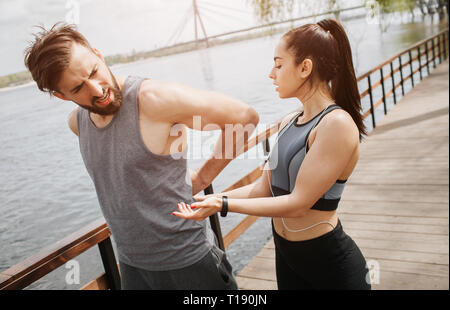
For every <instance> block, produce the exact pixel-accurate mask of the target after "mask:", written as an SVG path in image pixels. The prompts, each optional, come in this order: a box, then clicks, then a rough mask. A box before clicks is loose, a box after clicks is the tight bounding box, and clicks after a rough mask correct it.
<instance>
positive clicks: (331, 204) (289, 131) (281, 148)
mask: <svg viewBox="0 0 450 310" xmlns="http://www.w3.org/2000/svg"><path fill="white" fill-rule="evenodd" d="M335 109H341V107H340V106H338V105H335V104H334V105H331V106H329V107H327V108H326V109H325V110H323V111H322V112H321V113H319V114H318V115H316V116H315V117H314V118H313V119H311V120H310V121H309V122H307V123H305V124H300V125H299V124H297V120H298V118H299V116H301V115H302V114H303V112H301V113H298V114H297V115H296V116H295V117H294V118H293V119H292V120H291V121H290V122H289V123H288V124H287V125H286V126H285V127H284V128H283V129H282V130H281V131H280V132H279V133H278V139H277V142H276V144H275V146H274V148H273V152H272V153H271V154H270V156H269V158H268V162H269V168H270V170H271V174H272V183H271V188H272V193H273V195H274V196H281V195H286V194H290V193H291V192H292V191H293V189H294V186H295V181H296V178H297V174H298V170H299V169H300V166H301V164H302V162H303V159H304V158H305V156H306V153H307V152H308V145H307V142H308V140H309V134H310V133H311V131H312V130H313V129H314V128H315V127H316V126H317V124H318V123H319V122H320V120H321V119H322V118H323V117H324V116H325V115H326V114H328V113H329V112H331V111H333V110H335ZM346 181H347V180H344V181H341V180H337V181H336V183H335V184H333V186H331V188H330V189H329V190H328V191H327V192H326V193H325V194H324V195H323V196H322V197H321V198H320V199H319V200H318V201H317V202H316V203H315V204H314V205H313V206H312V207H311V209H315V210H320V211H333V210H336V209H337V207H338V203H339V200H340V199H341V195H342V192H343V191H344V187H345V182H346Z"/></svg>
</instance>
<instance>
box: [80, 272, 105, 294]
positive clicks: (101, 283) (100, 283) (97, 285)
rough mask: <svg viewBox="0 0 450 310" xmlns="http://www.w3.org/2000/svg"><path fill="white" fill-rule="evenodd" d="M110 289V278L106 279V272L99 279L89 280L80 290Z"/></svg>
mask: <svg viewBox="0 0 450 310" xmlns="http://www.w3.org/2000/svg"><path fill="white" fill-rule="evenodd" d="M107 289H108V280H107V279H106V274H104V273H103V274H102V275H101V276H100V277H98V278H97V279H95V280H93V281H91V282H89V283H88V284H86V285H85V286H83V287H82V288H80V290H107Z"/></svg>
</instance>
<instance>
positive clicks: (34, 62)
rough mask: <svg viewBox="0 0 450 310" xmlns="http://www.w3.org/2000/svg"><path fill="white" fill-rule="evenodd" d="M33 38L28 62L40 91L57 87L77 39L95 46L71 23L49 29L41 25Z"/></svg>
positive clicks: (28, 50) (28, 48)
mask: <svg viewBox="0 0 450 310" xmlns="http://www.w3.org/2000/svg"><path fill="white" fill-rule="evenodd" d="M38 27H39V28H40V30H41V31H40V32H38V33H35V34H33V35H34V41H32V42H31V44H30V45H29V46H28V47H27V48H26V50H25V66H26V67H27V68H28V70H30V72H31V76H32V77H33V79H34V80H35V81H36V83H37V86H38V87H39V89H40V90H41V91H44V92H49V93H50V94H52V93H53V91H58V87H57V84H58V82H59V80H60V78H61V75H62V73H63V72H64V70H66V69H67V67H68V66H69V62H70V57H71V47H72V44H73V43H74V42H75V43H78V44H81V45H83V46H85V47H87V48H89V49H91V50H92V47H91V46H90V44H89V42H88V40H86V38H85V37H84V36H83V35H82V34H81V33H79V32H78V31H77V30H76V26H75V25H72V24H65V23H56V24H55V25H54V26H53V27H52V28H51V29H50V30H46V29H45V28H44V27H42V26H38Z"/></svg>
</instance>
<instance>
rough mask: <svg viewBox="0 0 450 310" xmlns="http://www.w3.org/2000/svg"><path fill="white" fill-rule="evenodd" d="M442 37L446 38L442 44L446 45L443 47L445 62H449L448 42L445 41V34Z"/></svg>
mask: <svg viewBox="0 0 450 310" xmlns="http://www.w3.org/2000/svg"><path fill="white" fill-rule="evenodd" d="M442 35H443V36H444V40H442V41H443V42H442V44H443V45H444V46H443V47H442V48H443V49H444V60H447V40H445V32H444V33H443V34H442Z"/></svg>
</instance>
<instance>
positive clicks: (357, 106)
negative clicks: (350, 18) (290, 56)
mask: <svg viewBox="0 0 450 310" xmlns="http://www.w3.org/2000/svg"><path fill="white" fill-rule="evenodd" d="M284 37H285V38H286V40H287V46H288V49H290V50H292V51H293V52H294V54H295V55H296V62H297V63H298V64H299V63H301V62H302V61H303V60H304V59H305V57H308V56H309V57H312V58H313V61H315V70H314V69H313V70H314V72H313V74H317V75H318V77H319V79H320V80H325V81H326V82H331V94H332V96H333V99H334V101H335V102H336V104H337V105H339V106H340V107H342V108H343V109H344V110H345V111H347V112H348V113H349V114H350V115H351V117H352V118H353V121H354V122H355V124H356V126H357V127H358V130H359V136H360V140H361V139H362V136H363V135H367V132H366V127H365V125H364V122H363V118H362V114H361V110H362V108H361V99H360V95H359V91H358V84H357V82H356V76H355V69H354V68H353V60H352V52H351V48H350V42H349V40H348V37H347V35H346V33H345V30H344V27H343V26H342V25H341V24H340V23H339V22H338V21H336V20H333V19H324V20H321V21H319V22H318V23H317V24H307V25H303V26H301V27H298V28H296V29H292V30H291V31H289V32H287V33H286V34H285V35H284Z"/></svg>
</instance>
